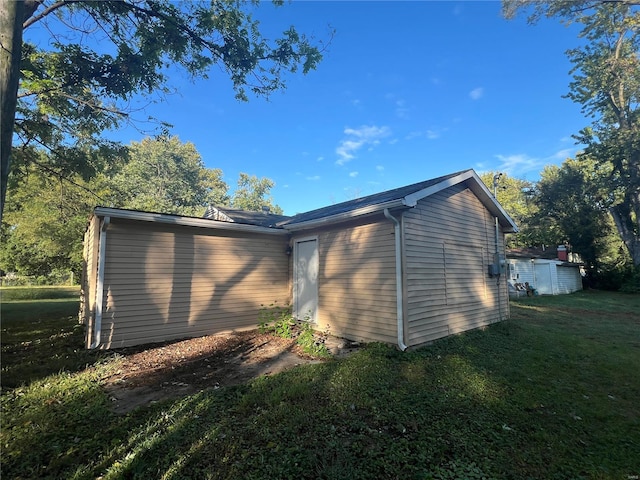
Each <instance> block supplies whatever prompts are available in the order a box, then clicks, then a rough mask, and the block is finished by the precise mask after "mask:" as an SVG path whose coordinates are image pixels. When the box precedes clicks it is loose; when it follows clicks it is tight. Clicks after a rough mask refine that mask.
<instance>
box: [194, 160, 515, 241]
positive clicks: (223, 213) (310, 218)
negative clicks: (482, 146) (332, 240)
mask: <svg viewBox="0 0 640 480" xmlns="http://www.w3.org/2000/svg"><path fill="white" fill-rule="evenodd" d="M460 183H464V184H465V185H466V187H467V188H469V189H471V190H472V191H473V192H474V194H475V195H476V196H477V197H478V199H479V200H480V201H481V202H482V203H483V204H484V206H485V207H486V208H487V209H488V210H489V211H490V212H491V214H492V215H495V216H496V217H497V218H499V221H500V224H501V225H503V227H505V228H506V229H505V232H517V231H518V227H517V226H516V224H515V223H514V222H513V220H512V219H511V217H509V215H508V214H507V213H506V212H505V211H504V209H503V208H502V207H501V206H500V204H499V203H498V202H497V201H496V200H495V198H494V197H493V195H492V194H491V192H490V191H489V190H488V189H487V187H486V186H485V185H484V183H482V180H481V179H480V178H479V177H478V175H477V174H476V173H475V172H474V171H473V170H472V169H469V170H462V171H459V172H455V173H451V174H449V175H444V176H442V177H438V178H433V179H431V180H426V181H424V182H418V183H414V184H412V185H407V186H404V187H400V188H394V189H393V190H387V191H385V192H380V193H375V194H373V195H368V196H366V197H362V198H356V199H354V200H349V201H346V202H342V203H337V204H335V205H330V206H328V207H324V208H318V209H316V210H312V211H310V212H305V213H299V214H298V215H294V216H293V217H287V216H283V215H271V214H266V213H262V212H246V211H243V210H234V209H230V208H219V207H210V209H209V210H208V211H207V214H205V218H210V219H212V220H218V221H226V222H231V223H240V224H248V225H257V226H262V227H271V228H284V229H286V230H289V231H295V230H303V229H306V228H310V227H312V226H317V225H319V224H331V223H334V222H339V221H344V220H348V219H350V218H354V217H356V216H362V215H370V214H373V213H378V212H382V211H383V210H385V209H390V210H394V209H396V208H405V207H406V208H408V207H414V206H415V205H416V203H417V201H419V200H420V199H422V198H425V197H427V196H429V195H433V194H434V193H436V192H438V191H441V190H442V189H445V188H448V187H451V186H453V185H457V184H460Z"/></svg>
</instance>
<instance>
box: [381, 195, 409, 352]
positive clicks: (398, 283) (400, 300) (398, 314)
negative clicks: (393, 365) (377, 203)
mask: <svg viewBox="0 0 640 480" xmlns="http://www.w3.org/2000/svg"><path fill="white" fill-rule="evenodd" d="M384 216H385V217H387V218H388V219H389V220H391V221H392V222H393V229H394V234H395V235H394V236H395V240H396V317H397V322H398V348H399V349H400V350H401V351H403V352H404V351H405V350H406V349H407V345H405V343H404V310H403V307H402V305H403V303H404V302H403V295H402V291H403V290H402V253H401V252H402V238H401V236H400V222H399V221H398V219H397V218H396V217H394V216H393V215H391V213H390V212H389V209H388V208H385V209H384Z"/></svg>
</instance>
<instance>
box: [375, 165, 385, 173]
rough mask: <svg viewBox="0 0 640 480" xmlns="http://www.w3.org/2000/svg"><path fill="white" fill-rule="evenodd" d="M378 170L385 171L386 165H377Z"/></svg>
mask: <svg viewBox="0 0 640 480" xmlns="http://www.w3.org/2000/svg"><path fill="white" fill-rule="evenodd" d="M376 170H377V171H379V172H383V171H384V167H383V166H382V165H376Z"/></svg>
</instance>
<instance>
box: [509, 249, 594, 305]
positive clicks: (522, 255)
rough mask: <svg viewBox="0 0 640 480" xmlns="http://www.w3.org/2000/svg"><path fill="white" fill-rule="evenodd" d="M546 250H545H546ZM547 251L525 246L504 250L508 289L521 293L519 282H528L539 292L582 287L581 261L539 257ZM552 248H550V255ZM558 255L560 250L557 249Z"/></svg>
mask: <svg viewBox="0 0 640 480" xmlns="http://www.w3.org/2000/svg"><path fill="white" fill-rule="evenodd" d="M547 252H548V251H547ZM547 252H539V251H534V250H532V249H527V250H518V251H515V250H511V251H507V264H508V279H507V282H508V284H509V293H510V295H511V296H518V295H524V294H526V293H524V291H523V289H522V286H523V285H525V284H527V283H528V284H529V285H530V286H531V288H533V289H534V290H535V291H537V293H538V294H540V295H561V294H565V293H573V292H576V291H578V290H582V275H581V274H580V269H581V264H580V263H576V262H568V261H564V260H559V259H558V258H540V257H541V256H549V254H548V253H547ZM554 252H555V251H553V250H552V251H551V255H554ZM560 254H561V255H560V256H562V252H560Z"/></svg>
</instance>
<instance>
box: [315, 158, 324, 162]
mask: <svg viewBox="0 0 640 480" xmlns="http://www.w3.org/2000/svg"><path fill="white" fill-rule="evenodd" d="M323 160H324V157H318V158H317V159H316V161H318V162H321V161H323Z"/></svg>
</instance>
